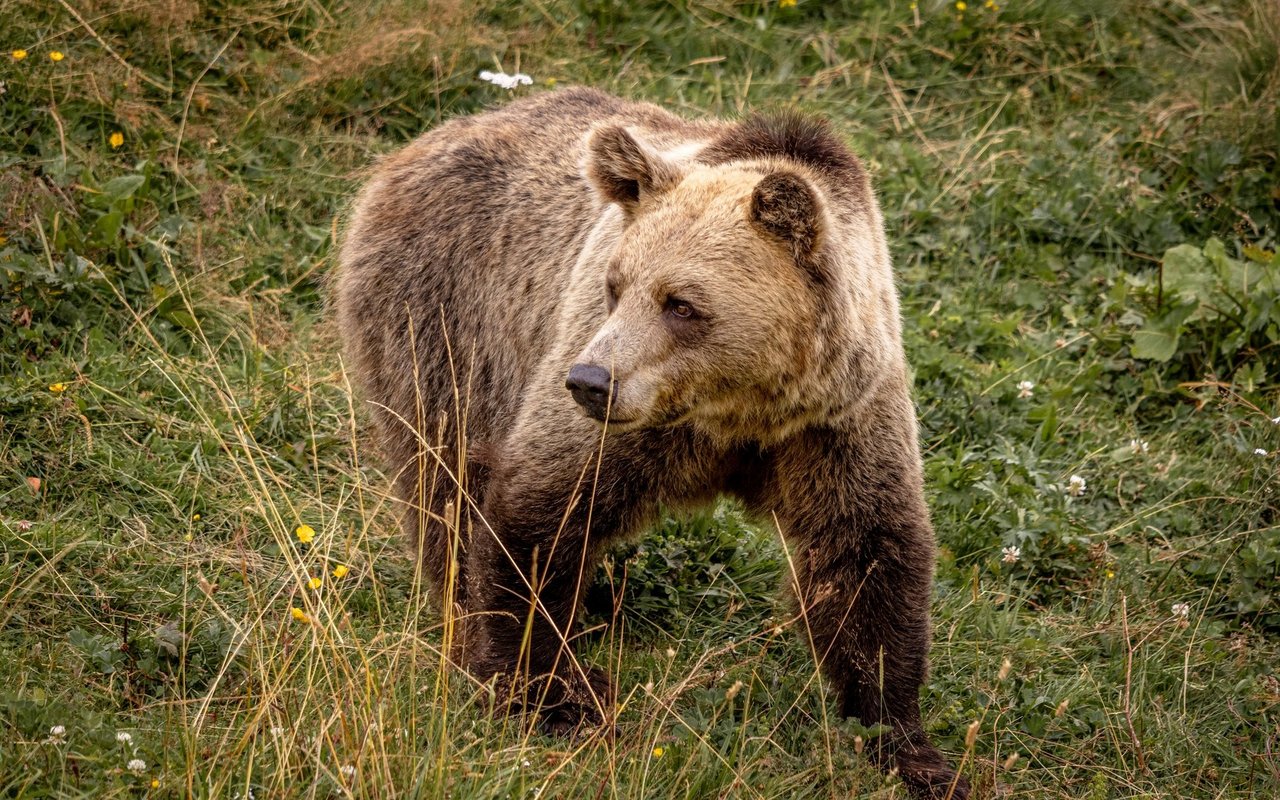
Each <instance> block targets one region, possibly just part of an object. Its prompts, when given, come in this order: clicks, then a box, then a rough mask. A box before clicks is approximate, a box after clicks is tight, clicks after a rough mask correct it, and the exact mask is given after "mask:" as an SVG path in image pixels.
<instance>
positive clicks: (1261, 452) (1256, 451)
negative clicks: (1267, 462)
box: [1253, 447, 1267, 456]
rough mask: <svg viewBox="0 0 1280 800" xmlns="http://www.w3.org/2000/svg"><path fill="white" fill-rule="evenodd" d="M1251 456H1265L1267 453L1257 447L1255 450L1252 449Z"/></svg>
mask: <svg viewBox="0 0 1280 800" xmlns="http://www.w3.org/2000/svg"><path fill="white" fill-rule="evenodd" d="M1253 454H1254V455H1255V456H1265V455H1266V454H1267V451H1266V450H1263V449H1262V448H1261V447H1257V448H1254V451H1253Z"/></svg>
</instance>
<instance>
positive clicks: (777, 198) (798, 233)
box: [748, 172, 826, 270]
mask: <svg viewBox="0 0 1280 800" xmlns="http://www.w3.org/2000/svg"><path fill="white" fill-rule="evenodd" d="M748 213H749V214H750V217H751V223H752V224H753V225H755V226H756V227H757V228H759V229H761V230H762V231H764V232H765V233H767V234H769V235H770V236H773V237H776V238H778V239H781V240H782V241H783V242H785V243H786V244H787V245H788V246H789V247H790V249H791V254H792V256H793V257H794V258H795V260H796V263H798V264H799V265H800V266H803V267H806V268H808V269H810V270H813V269H816V267H817V264H816V259H815V256H816V254H817V252H818V248H819V246H820V245H821V244H822V237H823V234H824V233H825V230H826V223H825V218H826V213H825V211H824V209H823V203H822V199H821V198H820V197H819V196H818V190H817V189H815V188H814V187H813V185H812V184H810V183H809V181H807V180H805V179H804V178H802V177H800V176H799V175H796V174H794V173H791V172H773V173H770V174H769V175H766V176H765V177H764V179H763V180H761V181H760V182H759V183H758V184H756V188H755V190H754V191H753V192H752V193H751V210H750V211H749V212H748Z"/></svg>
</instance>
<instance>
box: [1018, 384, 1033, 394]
mask: <svg viewBox="0 0 1280 800" xmlns="http://www.w3.org/2000/svg"><path fill="white" fill-rule="evenodd" d="M1035 388H1036V382H1035V381H1019V382H1018V397H1030V396H1031V395H1032V394H1033V393H1034V392H1033V391H1032V390H1033V389H1035Z"/></svg>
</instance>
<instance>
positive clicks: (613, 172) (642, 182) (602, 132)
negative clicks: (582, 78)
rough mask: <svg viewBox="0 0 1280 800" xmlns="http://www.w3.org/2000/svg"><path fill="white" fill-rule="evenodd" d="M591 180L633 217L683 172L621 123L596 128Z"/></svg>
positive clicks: (590, 159) (589, 159)
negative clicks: (646, 202)
mask: <svg viewBox="0 0 1280 800" xmlns="http://www.w3.org/2000/svg"><path fill="white" fill-rule="evenodd" d="M584 171H585V172H586V175H587V179H588V180H590V181H591V183H592V184H593V185H594V186H595V187H596V190H597V191H598V192H600V194H601V196H602V197H604V199H605V200H606V201H607V202H610V203H617V204H618V205H619V206H621V207H622V210H623V211H624V212H626V214H627V217H628V218H630V217H631V216H633V215H634V214H635V211H636V208H637V207H639V205H640V204H641V203H642V202H644V201H645V200H646V199H648V198H649V197H652V196H653V195H656V194H660V193H662V192H665V191H667V190H668V189H671V188H672V187H674V186H675V185H676V184H677V183H679V182H680V171H679V170H678V169H677V168H676V165H675V164H673V163H671V162H670V161H668V160H667V159H666V158H665V157H664V156H663V155H662V154H661V153H659V152H657V151H656V150H654V149H653V148H651V147H649V146H648V145H647V144H645V143H644V142H642V141H640V140H639V139H637V138H636V137H635V136H633V135H631V133H630V132H629V131H628V130H627V129H626V128H624V127H622V126H621V125H605V126H603V127H599V128H596V129H595V130H594V131H592V132H591V135H590V137H589V138H588V139H587V157H586V163H585V164H584Z"/></svg>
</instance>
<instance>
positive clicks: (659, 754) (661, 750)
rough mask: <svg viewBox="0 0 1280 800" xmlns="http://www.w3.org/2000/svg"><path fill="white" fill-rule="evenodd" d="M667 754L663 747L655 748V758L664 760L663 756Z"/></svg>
mask: <svg viewBox="0 0 1280 800" xmlns="http://www.w3.org/2000/svg"><path fill="white" fill-rule="evenodd" d="M665 752H667V751H666V749H665V748H662V747H655V748H653V757H654V758H662V754H663V753H665Z"/></svg>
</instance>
